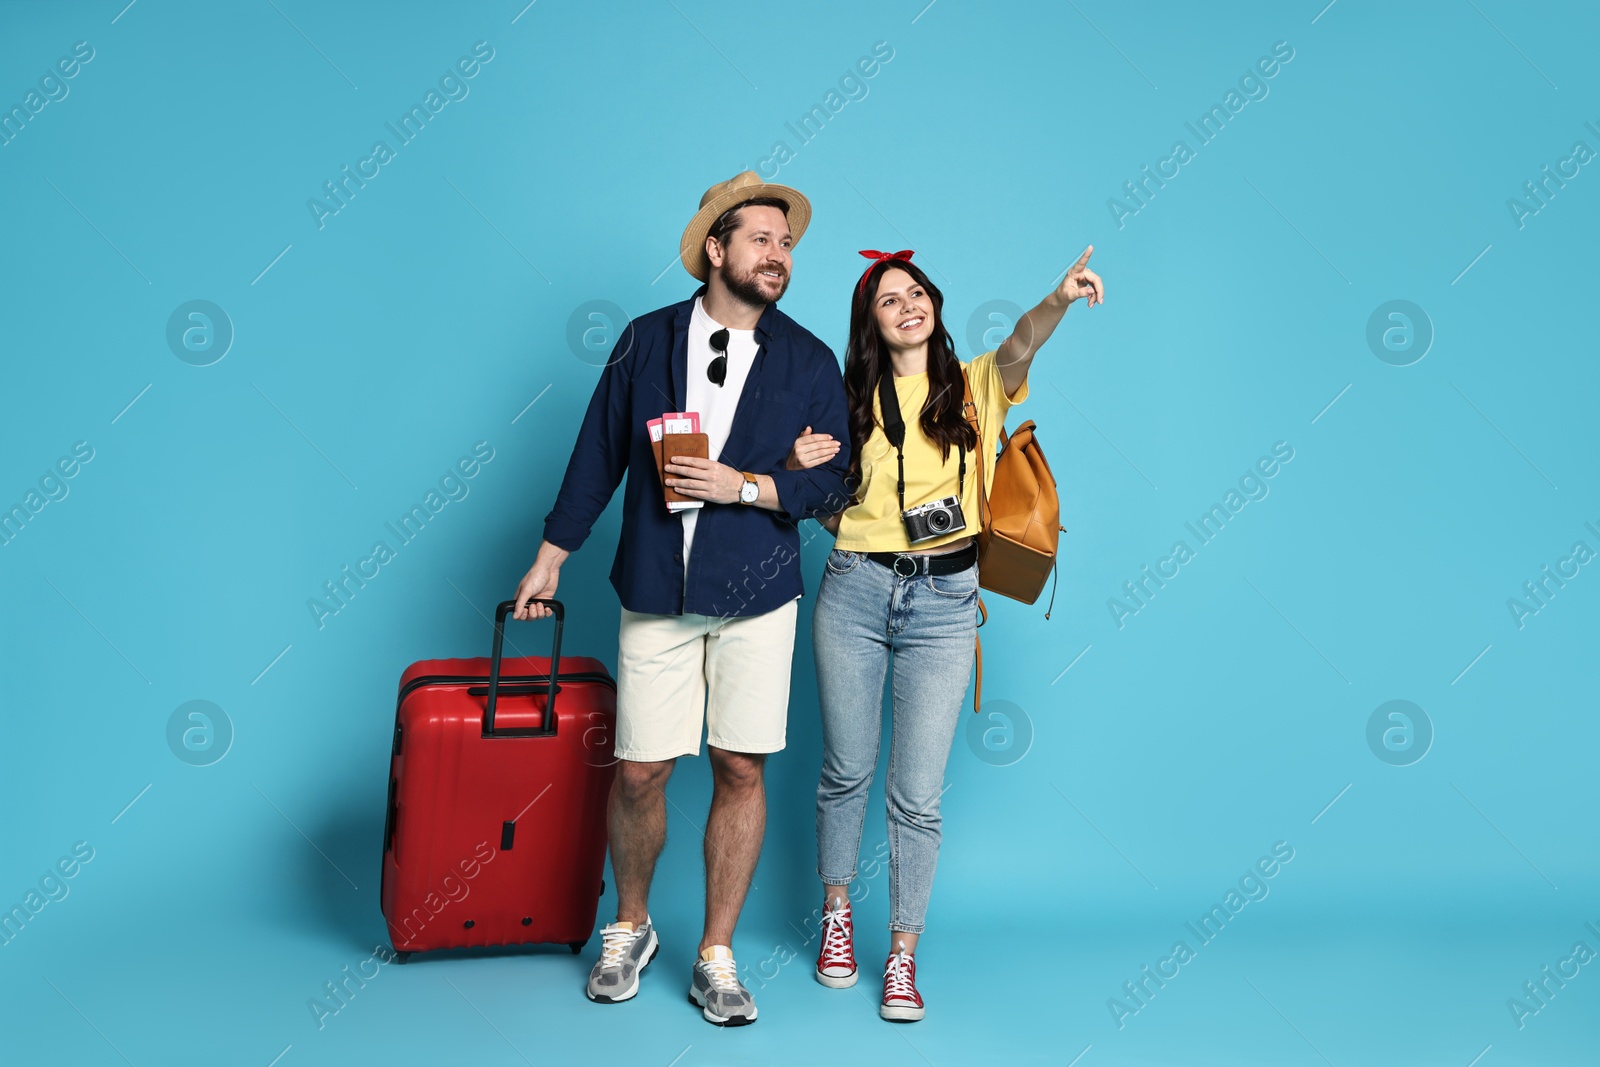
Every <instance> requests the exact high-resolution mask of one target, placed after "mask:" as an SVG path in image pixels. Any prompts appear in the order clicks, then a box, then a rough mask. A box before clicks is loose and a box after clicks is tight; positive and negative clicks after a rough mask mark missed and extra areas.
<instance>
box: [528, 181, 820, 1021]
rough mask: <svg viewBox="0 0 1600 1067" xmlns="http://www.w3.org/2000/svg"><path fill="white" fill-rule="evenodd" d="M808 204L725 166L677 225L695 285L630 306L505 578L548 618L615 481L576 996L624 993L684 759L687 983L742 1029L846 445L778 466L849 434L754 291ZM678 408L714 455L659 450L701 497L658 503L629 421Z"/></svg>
mask: <svg viewBox="0 0 1600 1067" xmlns="http://www.w3.org/2000/svg"><path fill="white" fill-rule="evenodd" d="M810 218H811V204H810V202H809V201H807V200H806V198H805V197H804V196H802V195H801V194H800V193H798V192H797V191H795V190H794V189H790V188H788V187H787V186H782V185H766V184H762V182H761V180H760V178H759V177H758V176H757V175H756V174H755V172H754V171H745V172H744V173H742V174H739V175H736V176H735V177H733V178H731V179H729V180H728V181H726V182H722V183H720V184H718V185H714V186H712V187H711V189H709V190H708V191H707V192H706V194H705V196H704V197H702V198H701V200H700V210H699V212H698V213H697V214H696V215H695V216H694V218H693V219H692V220H691V221H690V222H689V225H688V228H687V229H685V230H684V232H683V240H682V243H681V247H680V252H681V258H682V260H683V263H684V266H685V267H686V268H687V269H688V271H689V273H690V274H692V275H694V276H695V277H696V278H698V279H700V280H701V281H703V282H705V283H706V284H704V285H702V286H701V287H700V289H699V290H698V291H697V292H696V293H695V294H694V296H693V297H692V298H690V299H689V300H685V301H682V302H681V303H677V304H673V305H671V306H669V307H665V308H660V309H658V310H656V311H652V312H650V313H649V314H646V315H642V316H640V317H639V318H637V319H635V320H634V321H633V322H632V323H630V324H629V326H628V327H627V328H626V329H625V330H624V331H623V332H622V335H621V337H619V338H618V341H617V345H616V347H615V349H614V350H613V352H612V356H611V360H610V362H609V363H608V364H607V365H606V367H605V369H604V370H603V371H602V372H601V375H600V381H599V383H598V384H597V385H596V386H595V391H594V396H593V397H592V398H591V399H590V401H589V409H588V411H587V413H586V414H585V415H584V419H583V426H582V428H581V429H580V430H579V432H578V440H577V444H576V445H575V446H574V448H573V450H572V458H571V460H570V461H569V462H568V464H567V472H566V476H565V478H563V479H562V482H561V490H560V492H559V493H558V494H557V496H556V502H555V507H554V508H552V509H551V511H550V514H549V515H548V516H547V517H546V519H545V526H544V542H543V543H542V544H541V545H540V546H539V554H538V557H537V558H536V559H535V561H534V564H533V566H532V568H531V569H529V571H528V573H527V575H526V576H525V577H524V578H523V579H522V582H521V584H520V585H519V586H518V587H517V594H516V603H517V609H516V615H515V617H516V618H519V619H529V618H539V617H542V616H543V615H544V614H546V613H547V612H548V609H547V608H545V607H544V605H542V604H530V603H528V601H529V599H530V598H533V597H551V596H554V595H555V592H556V584H557V579H558V577H559V573H560V568H561V564H562V563H563V562H564V561H565V560H566V558H567V556H568V555H570V554H571V553H572V552H575V551H577V549H578V547H579V546H580V545H582V544H583V542H584V540H585V539H586V538H587V537H588V536H589V531H590V528H591V527H592V526H593V524H594V522H595V520H596V519H597V518H598V517H599V515H600V513H601V512H602V511H603V510H604V509H605V507H606V505H607V504H608V503H609V502H610V500H611V496H612V494H613V493H614V492H615V491H616V487H617V483H618V482H620V481H621V480H622V476H623V473H624V472H626V473H627V474H628V484H627V488H626V489H625V490H624V492H623V516H622V536H621V539H620V542H619V544H618V545H617V556H616V560H615V562H614V563H613V564H612V567H611V584H612V585H613V586H614V587H615V588H616V590H617V595H618V597H619V598H620V599H621V601H622V624H621V631H620V633H619V635H618V642H617V644H618V652H617V738H616V755H617V773H616V779H615V781H614V784H613V786H612V790H611V800H610V807H609V810H608V812H607V821H608V826H609V832H610V838H611V867H612V872H613V875H614V877H615V881H616V886H617V921H616V922H614V923H612V924H610V925H608V926H606V927H605V928H604V929H603V930H602V931H601V935H602V943H603V944H602V948H601V953H600V959H599V961H598V962H597V963H596V964H595V966H594V970H593V971H592V972H591V974H590V976H589V984H588V989H587V995H588V997H589V999H590V1000H592V1001H595V1002H597V1003H602V1004H614V1003H618V1002H620V1001H624V1000H628V999H630V998H631V997H633V996H634V994H635V993H636V992H637V991H638V988H639V973H640V972H641V971H642V970H643V969H644V967H645V965H646V964H647V963H649V962H650V960H651V959H653V958H654V956H655V953H656V949H657V938H656V932H655V927H654V926H653V925H652V923H651V922H650V916H649V910H648V908H647V906H646V901H647V897H648V895H649V891H650V880H651V876H652V875H653V874H654V871H655V864H656V858H657V857H658V856H659V855H660V853H661V847H662V844H663V843H664V842H665V839H666V806H665V795H664V792H663V791H664V789H665V787H666V784H667V779H668V777H669V776H670V775H671V774H672V768H673V764H674V762H675V761H676V760H677V758H678V757H679V756H694V755H698V754H699V752H700V730H701V723H702V719H704V721H705V726H706V747H707V749H708V750H709V753H710V758H711V770H712V779H713V784H714V791H713V794H712V800H711V813H710V815H709V816H708V818H707V820H706V832H705V865H706V906H705V927H704V930H703V932H702V936H701V939H700V952H699V959H698V960H697V961H696V963H695V964H694V970H693V973H692V975H691V979H690V988H689V996H690V998H691V999H692V1000H693V1001H694V1002H695V1003H696V1004H698V1005H699V1006H700V1008H701V1011H702V1014H704V1016H705V1018H706V1019H708V1020H709V1021H711V1022H713V1023H716V1024H718V1025H722V1026H730V1025H732V1026H737V1025H743V1024H745V1023H751V1022H754V1021H755V1019H756V1007H755V1003H754V1000H753V999H752V998H751V996H750V993H749V991H748V990H747V989H745V987H744V986H743V984H741V983H740V981H739V978H738V971H737V966H736V964H735V963H734V959H733V950H732V947H731V946H732V942H733V928H734V925H735V923H736V922H737V921H738V917H739V911H740V909H741V908H742V907H743V905H744V898H745V892H746V890H747V889H748V887H749V885H750V879H751V877H752V876H753V875H754V873H755V867H756V860H757V858H758V857H759V855H760V852H761V839H762V836H763V834H764V832H765V829H766V793H765V790H764V787H763V785H762V770H763V764H764V761H765V758H766V755H767V754H768V753H770V752H776V751H778V750H780V749H782V748H783V746H784V740H785V727H786V725H787V719H788V709H789V669H790V663H791V660H792V657H793V651H794V631H795V618H796V611H797V609H796V601H797V600H798V599H799V597H800V595H801V592H802V589H803V583H802V580H801V575H800V543H799V536H798V534H797V532H796V524H797V523H799V521H800V520H801V519H803V518H805V517H806V516H808V515H811V516H821V515H826V514H828V513H830V512H832V511H837V510H838V509H839V507H840V501H841V500H842V499H843V498H844V496H845V474H846V471H847V470H848V467H849V459H850V456H849V454H848V452H847V451H845V450H841V451H840V452H838V453H835V454H834V456H833V458H832V459H830V460H828V461H827V462H825V463H823V464H822V465H820V466H817V467H812V468H810V469H806V470H787V469H785V460H786V459H787V457H788V455H789V451H790V448H791V447H792V446H793V445H794V443H795V439H796V438H797V437H799V436H800V435H801V434H802V433H806V432H809V431H810V430H812V429H814V430H816V431H818V432H821V433H826V434H829V435H831V436H832V437H833V439H834V440H836V441H841V442H843V441H848V440H849V439H850V435H849V428H848V426H847V424H846V412H845V394H844V382H843V378H842V377H841V375H840V372H839V365H838V362H837V360H835V358H834V355H833V353H832V352H831V351H830V350H829V349H828V347H827V346H826V345H824V344H823V343H822V342H821V341H819V340H817V338H815V337H814V336H812V335H811V334H810V333H808V332H807V331H806V330H804V329H803V328H801V327H800V326H799V325H797V324H796V323H795V322H794V321H793V320H792V319H790V318H789V317H788V316H787V315H785V314H784V313H783V312H781V311H779V310H778V309H777V308H776V307H774V306H773V305H774V304H775V303H776V302H777V300H778V299H779V297H781V296H782V295H783V293H784V290H785V289H787V288H788V284H789V276H790V270H791V267H792V265H793V261H792V259H791V255H790V253H791V249H792V248H793V247H794V245H795V244H797V243H798V242H799V240H800V236H801V234H802V233H804V232H805V228H806V224H807V223H808V222H809V221H810ZM665 411H697V412H699V414H700V428H701V430H702V431H703V432H705V433H706V434H707V435H708V437H709V438H710V449H709V452H708V455H709V456H713V457H716V458H715V459H700V458H696V457H672V456H668V457H666V458H667V464H666V466H665V473H666V477H667V479H668V483H669V484H671V485H673V486H674V487H675V488H676V489H677V490H678V491H679V492H680V493H683V494H685V495H686V496H690V497H693V498H695V499H698V500H702V501H704V502H705V503H704V505H703V506H702V507H701V508H698V509H690V510H687V511H683V512H678V513H674V512H671V511H669V510H668V509H667V506H666V503H665V501H664V499H663V494H662V488H661V479H660V477H659V476H658V475H657V473H656V470H655V453H654V450H653V449H652V447H651V442H650V438H649V435H648V432H647V429H646V425H645V423H646V421H647V420H649V419H653V418H655V417H657V416H659V415H661V414H662V413H663V412H665Z"/></svg>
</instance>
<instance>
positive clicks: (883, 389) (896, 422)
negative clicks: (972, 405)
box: [878, 367, 967, 512]
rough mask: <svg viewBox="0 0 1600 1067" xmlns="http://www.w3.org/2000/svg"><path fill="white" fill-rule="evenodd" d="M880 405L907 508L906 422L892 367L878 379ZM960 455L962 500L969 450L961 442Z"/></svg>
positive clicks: (897, 484) (959, 493)
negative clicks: (901, 410) (897, 465)
mask: <svg viewBox="0 0 1600 1067" xmlns="http://www.w3.org/2000/svg"><path fill="white" fill-rule="evenodd" d="M878 406H879V407H880V408H881V409H882V410H881V411H880V412H879V414H880V415H881V416H882V418H883V434H884V436H885V437H887V438H888V439H889V443H890V444H892V445H894V451H895V460H896V462H897V463H898V464H899V468H900V470H899V479H898V480H897V481H896V482H895V492H896V493H897V494H898V495H899V497H900V510H901V511H902V512H903V511H905V510H906V453H905V440H906V422H905V418H904V416H902V415H901V414H900V398H899V397H898V396H896V395H895V391H894V369H893V368H892V367H891V368H890V370H889V373H888V374H885V375H882V376H881V377H879V379H878ZM956 452H957V455H958V459H957V467H956V499H957V500H960V499H962V498H963V497H964V496H965V495H966V489H967V450H966V449H965V448H962V447H961V445H960V444H957V445H956Z"/></svg>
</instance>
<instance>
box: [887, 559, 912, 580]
mask: <svg viewBox="0 0 1600 1067" xmlns="http://www.w3.org/2000/svg"><path fill="white" fill-rule="evenodd" d="M902 563H904V564H906V565H907V566H909V567H910V568H911V569H910V570H905V571H903V570H901V569H900V564H902ZM892 570H893V571H894V572H895V573H896V574H898V575H899V576H900V577H902V578H911V577H914V576H915V575H916V573H917V570H918V567H917V560H916V558H915V557H914V556H903V555H900V556H895V558H894V567H893V568H892Z"/></svg>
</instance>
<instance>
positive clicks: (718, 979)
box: [689, 945, 756, 1026]
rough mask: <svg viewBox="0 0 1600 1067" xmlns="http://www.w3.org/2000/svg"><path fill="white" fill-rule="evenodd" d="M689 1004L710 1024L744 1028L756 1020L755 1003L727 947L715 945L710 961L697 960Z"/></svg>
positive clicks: (691, 982)
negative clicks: (742, 981) (695, 1006)
mask: <svg viewBox="0 0 1600 1067" xmlns="http://www.w3.org/2000/svg"><path fill="white" fill-rule="evenodd" d="M689 1001H690V1003H693V1004H697V1005H699V1007H700V1014H702V1015H704V1016H705V1017H706V1021H707V1022H713V1023H716V1024H717V1025H718V1026H744V1025H746V1024H747V1023H753V1022H755V1021H756V1002H755V998H753V997H751V996H750V990H748V989H746V988H745V987H744V986H743V985H742V984H740V982H739V968H738V966H737V965H736V964H735V963H734V962H733V952H732V950H731V949H729V948H728V946H727V945H712V946H711V958H710V959H709V960H696V961H695V965H694V978H693V979H692V980H691V981H690V983H689Z"/></svg>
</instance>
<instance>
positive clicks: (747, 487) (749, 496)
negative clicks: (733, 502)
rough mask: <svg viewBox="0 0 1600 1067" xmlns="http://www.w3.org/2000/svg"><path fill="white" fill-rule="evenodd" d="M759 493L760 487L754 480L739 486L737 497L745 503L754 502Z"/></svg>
mask: <svg viewBox="0 0 1600 1067" xmlns="http://www.w3.org/2000/svg"><path fill="white" fill-rule="evenodd" d="M760 495H761V487H760V486H758V485H757V484H756V483H755V482H745V483H744V484H743V485H741V486H740V487H739V499H740V500H742V501H744V502H745V503H746V504H752V503H754V502H755V499H756V497H758V496H760Z"/></svg>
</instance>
